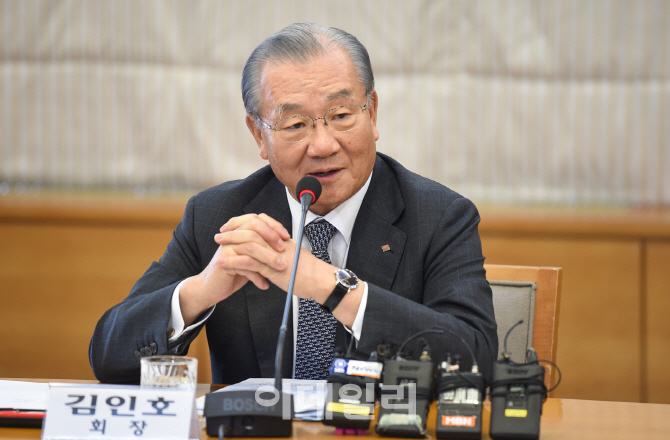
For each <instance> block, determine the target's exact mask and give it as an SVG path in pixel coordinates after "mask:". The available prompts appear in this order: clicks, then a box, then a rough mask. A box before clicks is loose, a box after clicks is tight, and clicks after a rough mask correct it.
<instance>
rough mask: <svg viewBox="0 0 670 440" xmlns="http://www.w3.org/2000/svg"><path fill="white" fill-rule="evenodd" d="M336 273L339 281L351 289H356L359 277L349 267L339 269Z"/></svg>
mask: <svg viewBox="0 0 670 440" xmlns="http://www.w3.org/2000/svg"><path fill="white" fill-rule="evenodd" d="M335 274H336V275H337V279H338V281H339V282H340V283H341V284H343V285H344V286H346V287H348V288H349V289H355V288H356V287H357V286H358V277H356V275H355V274H354V273H353V272H352V271H350V270H349V269H338V270H337V272H335Z"/></svg>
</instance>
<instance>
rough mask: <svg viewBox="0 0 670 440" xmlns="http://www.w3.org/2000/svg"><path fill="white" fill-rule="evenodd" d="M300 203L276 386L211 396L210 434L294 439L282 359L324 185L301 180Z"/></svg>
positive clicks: (208, 404)
mask: <svg viewBox="0 0 670 440" xmlns="http://www.w3.org/2000/svg"><path fill="white" fill-rule="evenodd" d="M296 195H297V196H298V198H299V200H300V206H301V208H302V215H301V217H300V228H299V229H298V237H297V239H296V248H295V256H294V258H293V267H292V269H291V278H290V281H289V287H288V291H287V293H286V305H285V307H284V316H283V318H282V323H281V327H280V328H279V339H278V341H277V352H276V353H277V354H276V357H275V386H274V388H272V387H267V388H265V389H264V388H263V387H261V388H259V389H258V390H255V391H253V390H252V391H249V390H240V391H224V392H218V393H209V394H207V395H206V396H205V418H206V419H207V435H209V436H210V437H216V436H218V437H219V438H220V439H222V438H223V436H224V434H225V435H226V436H229V437H290V436H291V435H292V421H293V400H292V396H291V394H290V393H284V392H283V390H282V374H281V373H282V371H281V366H282V359H283V355H284V340H285V339H286V327H287V323H288V316H289V312H290V310H291V299H292V297H293V287H294V285H295V275H296V271H297V268H298V257H299V256H300V247H301V246H300V243H301V242H302V235H303V229H304V227H305V217H306V216H307V211H308V210H309V207H310V206H311V205H312V204H314V203H316V201H317V200H318V199H319V196H320V195H321V183H320V182H319V181H318V179H316V178H315V177H312V176H306V177H303V178H302V179H300V182H298V186H297V188H296Z"/></svg>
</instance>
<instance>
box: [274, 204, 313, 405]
mask: <svg viewBox="0 0 670 440" xmlns="http://www.w3.org/2000/svg"><path fill="white" fill-rule="evenodd" d="M313 199H314V197H313V194H310V193H309V192H307V191H304V192H303V193H302V194H301V195H300V208H301V209H302V214H301V215H300V228H299V229H298V237H297V239H296V246H295V256H294V257H293V267H292V269H291V279H290V280H289V283H288V292H287V293H286V304H285V305H284V316H283V318H282V321H281V327H279V340H278V341H277V355H276V358H275V388H276V389H277V391H278V392H279V395H280V396H281V394H282V377H281V376H282V375H281V371H282V370H281V366H282V361H283V358H284V340H285V339H286V327H287V325H288V315H289V311H290V310H291V302H292V300H293V287H294V285H295V275H296V272H297V271H298V258H299V257H300V249H301V248H302V246H301V243H302V236H303V235H304V229H305V218H306V217H307V211H308V210H309V207H310V206H311V205H312V203H313V202H314V200H313Z"/></svg>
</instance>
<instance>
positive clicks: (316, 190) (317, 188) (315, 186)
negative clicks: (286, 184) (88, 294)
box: [295, 176, 321, 204]
mask: <svg viewBox="0 0 670 440" xmlns="http://www.w3.org/2000/svg"><path fill="white" fill-rule="evenodd" d="M305 192H309V193H311V194H312V196H313V200H312V204H314V203H316V201H317V200H319V196H321V182H319V180H318V179H317V178H316V177H313V176H305V177H303V178H302V179H300V182H298V186H297V187H296V189H295V193H296V194H297V195H298V200H302V195H303V194H304V193H305Z"/></svg>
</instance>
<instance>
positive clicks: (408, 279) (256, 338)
mask: <svg viewBox="0 0 670 440" xmlns="http://www.w3.org/2000/svg"><path fill="white" fill-rule="evenodd" d="M245 213H266V214H268V215H269V216H271V217H273V218H274V219H276V220H278V221H280V222H281V223H282V224H283V225H284V227H286V229H287V230H288V231H291V213H290V210H289V207H288V203H287V201H286V194H285V190H284V186H283V185H282V184H281V183H280V182H279V180H277V178H276V177H275V176H274V174H273V172H272V170H271V169H270V167H269V166H266V167H264V168H262V169H260V170H259V171H257V172H255V173H254V174H252V175H251V176H249V177H247V178H246V179H243V180H239V181H232V182H227V183H223V184H221V185H218V186H216V187H213V188H210V189H208V190H206V191H203V192H201V193H200V194H198V195H196V196H194V197H192V198H191V199H190V200H189V202H188V204H187V206H186V211H185V213H184V218H183V220H182V222H181V223H180V224H179V225H178V226H177V228H176V229H175V231H174V237H173V239H172V241H171V242H170V243H169V245H168V247H167V250H166V251H165V254H164V255H163V257H162V258H161V259H160V260H159V261H158V262H154V263H152V265H151V267H150V268H149V269H148V270H147V272H146V273H145V274H144V275H143V276H142V278H140V280H139V281H138V282H137V283H136V284H135V286H134V287H133V289H132V291H131V292H130V294H129V295H128V297H127V298H126V299H124V300H123V302H121V303H120V304H118V305H116V306H114V307H113V308H112V309H110V310H108V311H107V312H106V313H105V314H104V315H103V317H102V318H101V319H100V321H99V322H98V324H97V326H96V328H95V332H94V334H93V337H92V339H91V344H90V349H89V355H90V361H91V366H92V367H93V372H94V374H95V376H96V377H97V378H98V380H100V381H101V382H137V381H138V380H139V370H140V361H139V356H143V355H148V354H152V353H157V354H166V353H176V354H186V352H187V350H188V345H189V344H190V342H191V341H192V340H193V339H194V338H195V336H196V335H197V333H198V331H199V329H198V330H197V331H193V332H192V333H190V334H188V335H186V336H184V337H182V338H180V340H179V341H177V343H173V344H170V345H168V335H167V334H166V331H167V325H168V320H169V317H170V312H171V310H170V299H171V297H172V293H173V291H174V289H175V287H176V286H177V284H178V283H179V282H180V281H182V280H183V279H185V278H186V277H189V276H192V275H196V274H198V273H200V272H201V271H202V270H203V269H204V268H205V267H206V265H207V264H208V263H209V261H210V260H211V258H212V256H213V255H214V253H215V252H216V249H217V247H218V245H217V244H216V243H215V242H214V239H213V237H214V235H215V234H216V233H218V230H219V228H220V227H221V225H223V224H224V223H226V221H228V219H230V218H231V217H234V216H239V215H242V214H245ZM478 223H479V214H478V212H477V209H476V208H475V206H474V205H473V204H472V203H471V202H470V201H469V200H467V199H465V198H463V197H462V196H460V195H458V194H456V193H455V192H453V191H451V190H450V189H448V188H446V187H444V186H443V185H440V184H438V183H436V182H433V181H431V180H428V179H426V178H423V177H421V176H418V175H417V174H414V173H412V172H410V171H408V170H407V169H405V168H404V167H402V166H401V165H400V164H399V163H397V162H396V161H394V160H393V159H391V158H389V157H388V156H385V155H382V154H378V156H377V160H376V162H375V166H374V171H373V174H372V181H371V182H370V186H369V188H368V192H367V193H366V195H365V198H364V200H363V203H362V205H361V208H360V211H359V213H358V217H357V218H356V222H355V225H354V229H353V233H352V238H351V246H350V249H349V254H348V258H347V268H349V269H351V270H352V271H353V272H354V273H356V275H358V277H359V278H360V279H361V280H364V281H366V282H367V283H368V303H367V308H366V310H365V317H364V323H363V330H362V335H361V339H360V340H359V342H358V348H357V351H358V352H359V353H364V354H370V353H371V352H372V351H374V350H376V349H377V347H378V346H379V345H381V344H383V345H385V346H387V347H394V348H396V349H397V348H398V347H399V346H400V345H401V344H402V342H403V341H404V340H405V339H406V338H408V337H409V336H411V335H413V334H415V333H417V332H419V331H421V330H425V329H431V328H433V327H439V328H443V329H446V330H447V332H446V333H445V334H443V335H428V336H426V339H427V341H428V342H429V343H430V346H431V347H432V349H433V359H434V360H435V361H436V362H440V361H442V360H443V359H444V356H445V354H446V353H447V352H450V353H452V354H461V356H462V358H463V360H464V363H465V364H466V365H469V364H470V359H469V358H470V356H469V354H468V351H467V349H466V348H465V347H463V342H462V341H461V340H459V338H457V337H455V336H454V333H455V334H457V335H458V336H459V337H460V338H462V340H463V341H464V342H465V343H466V344H467V345H468V346H469V347H470V348H471V349H472V350H473V351H474V353H475V356H476V357H477V361H478V364H479V366H480V369H481V370H482V372H483V374H484V375H485V377H488V378H490V376H491V370H492V363H493V361H494V360H495V358H496V356H497V351H498V338H497V334H496V323H495V318H494V314H493V303H492V299H491V289H490V288H489V286H488V283H487V282H486V279H485V272H484V268H483V262H484V257H483V256H482V252H481V243H480V239H479V233H478V230H477V226H478ZM384 245H388V246H389V247H390V249H391V250H390V251H387V252H383V251H382V246H384ZM285 301H286V293H285V292H284V291H282V290H281V289H279V288H278V287H276V286H274V285H271V287H270V289H269V290H266V291H263V290H259V289H257V288H256V287H255V286H254V285H253V284H252V283H247V284H246V285H245V286H244V287H243V288H242V289H240V290H239V291H237V292H235V293H234V294H233V295H232V296H230V297H229V298H227V299H226V300H224V301H221V302H220V303H219V304H218V305H217V306H216V308H215V310H214V313H213V314H212V316H211V317H210V318H209V319H208V320H207V322H206V328H207V338H208V340H209V347H210V355H211V361H212V378H213V382H214V383H236V382H238V381H241V380H244V379H246V378H249V377H272V376H273V375H274V362H275V351H276V344H277V339H278V335H279V327H280V323H281V319H282V313H283V308H284V305H285ZM288 328H289V329H291V328H292V327H291V324H289V327H288ZM408 346H411V344H410V345H408ZM292 348H293V332H291V331H289V332H287V341H286V353H292ZM414 354H415V356H416V357H418V354H419V353H418V349H416V348H415V349H414ZM292 358H293V356H291V355H286V356H284V361H285V362H284V366H283V372H284V375H287V374H288V375H290V372H291V371H292V361H293V359H292Z"/></svg>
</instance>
